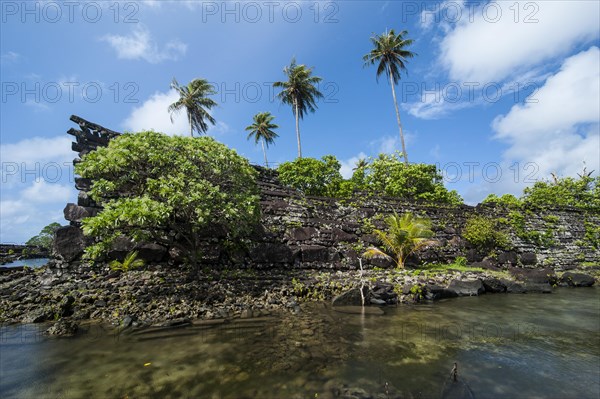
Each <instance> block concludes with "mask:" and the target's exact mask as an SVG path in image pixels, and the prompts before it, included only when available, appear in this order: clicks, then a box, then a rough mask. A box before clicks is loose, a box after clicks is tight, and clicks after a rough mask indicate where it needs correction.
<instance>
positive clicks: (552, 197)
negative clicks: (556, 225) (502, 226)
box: [482, 170, 600, 209]
mask: <svg viewBox="0 0 600 399" xmlns="http://www.w3.org/2000/svg"><path fill="white" fill-rule="evenodd" d="M482 203H484V204H498V205H503V206H506V207H508V208H519V207H522V206H526V207H540V208H546V207H556V206H573V207H577V208H583V209H590V208H592V209H600V176H596V177H591V174H589V173H585V170H584V173H582V174H580V175H579V176H578V177H577V178H573V177H564V178H557V177H554V178H553V180H541V181H537V182H535V183H534V184H533V186H530V187H526V188H525V189H524V190H523V195H522V196H521V197H520V198H517V197H515V196H514V195H512V194H504V195H502V196H500V197H498V196H497V195H496V194H490V195H488V196H487V197H486V198H485V199H484V200H483V201H482Z"/></svg>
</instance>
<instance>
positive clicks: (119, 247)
mask: <svg viewBox="0 0 600 399" xmlns="http://www.w3.org/2000/svg"><path fill="white" fill-rule="evenodd" d="M134 248H135V243H134V242H133V241H132V240H130V239H129V238H127V237H125V236H120V237H117V238H116V239H115V240H114V241H113V243H112V245H111V248H110V251H108V258H109V259H116V260H119V261H123V259H125V257H126V256H127V254H128V253H129V252H131V251H133V250H134Z"/></svg>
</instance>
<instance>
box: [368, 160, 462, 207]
mask: <svg viewBox="0 0 600 399" xmlns="http://www.w3.org/2000/svg"><path fill="white" fill-rule="evenodd" d="M401 157H402V154H400V153H398V152H396V153H394V154H390V155H386V154H380V155H379V157H377V158H375V159H373V160H372V161H371V163H370V164H369V167H368V175H367V177H366V181H367V184H368V188H369V189H370V190H371V191H372V192H374V193H377V194H385V195H389V196H392V197H398V198H404V199H412V200H421V201H425V202H431V203H445V204H451V205H458V204H461V203H462V198H461V197H460V196H459V195H458V193H457V192H456V191H454V190H452V191H448V190H447V189H446V188H445V187H444V185H443V179H442V175H441V174H440V173H439V171H438V170H437V167H436V166H435V165H426V164H405V163H403V162H402V161H401V160H400V159H401Z"/></svg>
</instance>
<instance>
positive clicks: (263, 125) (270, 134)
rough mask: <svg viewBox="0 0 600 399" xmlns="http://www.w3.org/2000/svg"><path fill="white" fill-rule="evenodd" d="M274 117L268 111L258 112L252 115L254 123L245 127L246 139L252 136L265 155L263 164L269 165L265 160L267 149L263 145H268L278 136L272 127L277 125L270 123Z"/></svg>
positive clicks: (274, 127)
mask: <svg viewBox="0 0 600 399" xmlns="http://www.w3.org/2000/svg"><path fill="white" fill-rule="evenodd" d="M274 118H275V117H274V116H273V115H271V113H270V112H259V113H258V114H256V115H254V118H253V121H254V123H253V124H251V125H250V126H248V127H246V130H247V131H249V132H250V133H248V140H250V139H251V138H252V137H254V142H255V143H258V142H259V141H260V144H261V145H262V150H263V154H264V156H265V166H267V167H268V166H269V163H268V162H267V150H266V149H265V145H266V146H267V147H269V144H273V142H274V140H275V139H276V138H277V137H279V135H278V134H277V133H275V132H274V131H273V129H277V128H278V127H279V126H277V125H276V124H274V123H271V122H272V121H273V119H274Z"/></svg>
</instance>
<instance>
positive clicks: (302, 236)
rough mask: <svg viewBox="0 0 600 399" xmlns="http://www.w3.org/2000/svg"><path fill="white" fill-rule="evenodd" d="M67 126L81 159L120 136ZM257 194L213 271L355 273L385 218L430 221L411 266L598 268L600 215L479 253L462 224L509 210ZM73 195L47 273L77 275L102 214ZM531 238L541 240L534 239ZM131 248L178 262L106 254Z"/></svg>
mask: <svg viewBox="0 0 600 399" xmlns="http://www.w3.org/2000/svg"><path fill="white" fill-rule="evenodd" d="M71 120H72V121H74V122H75V123H77V124H78V125H79V129H71V130H69V132H68V133H69V134H71V135H73V136H75V139H76V142H75V143H73V146H72V148H73V150H74V151H76V152H77V153H78V155H79V158H77V159H75V161H74V162H75V163H77V162H79V160H80V158H81V156H83V155H84V154H86V153H88V152H90V151H93V150H94V149H96V148H97V147H98V146H105V145H107V144H108V142H109V140H110V139H111V138H113V137H115V136H117V135H118V134H119V133H117V132H114V131H111V130H109V129H106V128H103V127H102V126H99V125H96V124H93V123H90V122H88V121H86V120H84V119H82V118H79V117H77V116H72V117H71ZM257 169H258V170H259V182H258V183H259V186H260V189H261V208H262V223H261V225H260V226H259V227H258V228H257V229H256V231H255V233H254V234H253V236H252V237H251V243H250V245H249V247H248V248H247V249H245V250H239V251H237V252H235V253H232V252H231V251H225V250H222V249H221V246H220V245H219V240H218V238H215V237H214V235H212V234H207V240H206V245H205V251H204V252H205V253H206V258H205V263H206V264H207V265H209V266H212V267H226V266H229V265H232V266H233V265H235V266H242V267H254V268H312V269H336V270H349V269H356V268H358V267H359V257H360V254H361V253H362V252H363V251H364V249H365V248H367V247H368V246H370V245H377V244H378V242H377V239H376V237H375V236H374V235H373V234H372V230H373V228H379V229H382V228H384V227H385V226H384V223H383V218H384V217H385V215H387V214H390V213H392V212H397V213H403V212H406V211H411V212H414V213H416V214H419V215H425V216H427V217H429V218H431V220H432V222H433V226H434V227H433V229H434V231H435V238H436V241H437V243H436V244H435V245H433V246H432V247H430V248H428V249H427V250H425V251H423V252H421V253H420V254H419V256H418V257H413V258H412V259H409V261H408V262H409V263H410V262H423V261H427V262H444V263H445V262H451V261H453V260H454V259H455V258H456V257H457V256H465V257H467V258H468V260H469V261H470V262H481V263H482V264H483V265H486V266H503V265H518V266H523V267H547V266H549V267H553V268H555V269H569V268H572V267H576V266H577V265H580V264H581V263H583V262H595V263H599V262H600V252H599V251H598V249H596V248H594V247H593V246H592V243H591V242H589V240H587V239H586V223H588V224H589V225H592V226H598V225H600V215H599V214H597V213H589V212H583V211H581V210H579V209H570V208H569V209H565V208H560V209H546V210H537V211H533V210H530V211H523V220H522V224H521V225H522V227H521V228H520V229H513V230H509V233H508V234H509V238H510V242H511V247H512V248H511V250H496V251H492V252H491V253H490V251H487V250H486V251H485V252H482V251H478V250H477V249H476V248H473V247H472V246H470V245H469V243H467V242H466V241H465V240H464V239H463V238H462V236H461V232H462V229H463V228H464V226H465V223H466V221H467V219H468V218H469V217H471V216H473V215H475V214H479V215H485V216H488V217H491V218H494V219H497V220H498V219H500V218H504V219H505V221H508V220H510V218H511V214H510V213H509V210H507V209H505V208H502V207H494V206H487V205H479V206H477V207H471V206H466V205H463V206H459V207H445V206H430V205H424V204H417V203H407V202H402V201H399V200H397V199H394V198H385V197H377V198H375V197H370V196H366V195H357V196H356V197H355V198H353V199H352V200H334V199H331V198H320V197H311V196H305V195H302V194H301V193H299V192H297V191H295V190H292V189H290V188H287V187H284V186H283V185H282V184H281V183H280V182H279V180H278V178H277V173H276V172H275V171H273V170H268V169H264V168H260V167H257ZM75 184H76V187H77V189H78V190H79V196H78V198H77V204H75V203H70V204H67V206H66V207H65V210H64V214H65V218H66V219H67V220H69V221H70V222H71V225H70V226H67V227H64V228H62V229H60V230H59V231H58V232H57V234H56V240H55V247H54V257H55V261H54V262H53V264H52V265H53V267H54V268H57V269H62V270H64V269H70V270H74V269H77V266H78V265H79V258H80V256H81V254H82V251H83V249H84V248H85V246H86V245H89V242H90V241H89V239H88V238H86V237H84V235H83V234H82V232H81V229H80V223H81V220H82V219H83V218H85V217H88V216H93V215H95V214H97V213H98V212H99V211H101V209H100V208H99V207H98V206H97V204H95V203H94V202H93V201H92V200H91V198H89V197H88V195H87V192H88V190H89V189H90V187H91V184H92V182H90V181H89V180H86V179H82V178H77V179H76V180H75ZM532 232H535V234H537V235H538V236H543V240H537V241H536V240H533V239H532V237H531V234H530V233H532ZM134 248H136V249H138V250H139V252H140V256H141V257H143V258H145V259H146V260H148V261H150V262H164V263H170V264H175V263H177V261H178V260H179V259H178V254H177V253H176V252H175V251H173V250H172V249H170V248H164V247H162V246H160V245H157V244H153V243H143V244H137V245H136V244H133V243H131V242H129V241H128V240H125V239H124V240H120V241H118V242H117V243H116V244H115V247H114V248H113V251H112V253H111V254H109V257H112V258H122V257H123V256H124V255H125V254H126V253H127V252H128V251H130V250H132V249H134ZM363 262H364V263H363V265H364V266H365V267H372V266H379V267H387V266H390V263H389V262H387V261H385V260H377V259H374V260H371V261H368V262H367V261H363Z"/></svg>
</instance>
